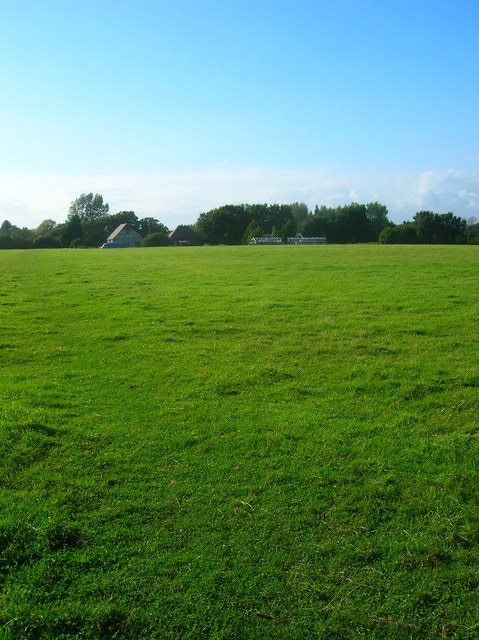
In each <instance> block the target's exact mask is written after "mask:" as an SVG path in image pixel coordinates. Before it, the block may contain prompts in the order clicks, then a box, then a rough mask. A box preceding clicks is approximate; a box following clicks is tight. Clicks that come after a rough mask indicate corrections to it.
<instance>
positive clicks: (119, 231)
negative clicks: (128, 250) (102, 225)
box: [106, 222, 141, 247]
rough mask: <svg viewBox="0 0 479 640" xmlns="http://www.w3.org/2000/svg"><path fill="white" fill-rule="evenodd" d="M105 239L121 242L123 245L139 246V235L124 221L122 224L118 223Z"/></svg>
mask: <svg viewBox="0 0 479 640" xmlns="http://www.w3.org/2000/svg"><path fill="white" fill-rule="evenodd" d="M106 241H107V242H121V244H122V245H123V246H124V247H139V246H140V243H141V236H140V234H139V233H138V232H137V231H135V230H134V229H131V228H130V227H129V226H128V224H127V223H126V222H125V223H124V224H119V225H118V226H117V228H116V229H115V230H114V231H112V232H111V233H110V235H109V236H108V238H107V239H106Z"/></svg>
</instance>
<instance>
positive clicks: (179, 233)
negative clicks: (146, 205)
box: [168, 224, 204, 247]
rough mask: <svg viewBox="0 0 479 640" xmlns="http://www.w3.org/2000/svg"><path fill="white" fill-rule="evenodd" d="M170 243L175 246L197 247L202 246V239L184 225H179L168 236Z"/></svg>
mask: <svg viewBox="0 0 479 640" xmlns="http://www.w3.org/2000/svg"><path fill="white" fill-rule="evenodd" d="M168 237H169V239H170V243H171V244H174V245H177V246H180V247H181V246H193V247H199V246H201V245H202V244H204V240H203V238H202V237H201V236H200V235H199V234H198V233H196V231H195V230H194V229H192V228H191V227H189V226H188V225H186V224H180V225H179V226H178V227H176V229H175V230H174V231H172V232H171V233H170V234H169V236H168Z"/></svg>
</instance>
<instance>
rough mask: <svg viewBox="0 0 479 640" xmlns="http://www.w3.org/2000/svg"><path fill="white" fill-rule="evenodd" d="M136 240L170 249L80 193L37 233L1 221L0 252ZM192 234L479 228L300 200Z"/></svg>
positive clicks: (151, 224)
mask: <svg viewBox="0 0 479 640" xmlns="http://www.w3.org/2000/svg"><path fill="white" fill-rule="evenodd" d="M123 223H126V224H128V225H129V226H130V227H131V228H132V229H135V230H136V231H137V232H138V233H139V234H140V236H141V237H142V245H143V246H163V245H167V244H169V238H168V234H169V229H168V228H167V227H166V225H164V224H162V223H161V222H160V221H158V220H157V219H155V218H152V217H146V218H141V219H139V218H138V216H136V214H135V213H134V212H133V211H120V212H118V213H115V214H110V212H109V205H108V204H107V203H105V202H104V201H103V196H102V195H100V194H95V195H93V193H89V194H82V195H81V196H80V197H78V198H77V199H76V200H74V201H73V202H72V203H71V205H70V208H69V211H68V215H67V218H66V220H65V222H63V223H60V224H57V223H56V222H55V221H54V220H51V219H47V220H44V221H43V222H42V223H41V224H40V225H39V226H38V227H37V228H36V229H27V228H23V229H20V228H19V227H16V226H15V225H12V224H11V223H10V222H9V221H8V220H5V221H4V222H3V223H2V225H1V226H0V249H9V248H12V249H13V248H57V247H58V248H59V247H81V246H86V247H98V246H100V245H101V244H102V243H103V242H105V240H106V238H107V236H108V235H109V234H110V233H111V232H112V231H113V230H114V229H115V228H116V227H117V226H118V225H120V224H123ZM192 227H193V228H194V230H195V231H196V232H197V233H198V234H199V235H200V236H201V237H202V238H203V240H204V242H205V243H207V244H212V245H216V244H226V245H237V244H249V242H250V241H251V239H252V238H253V237H255V236H261V235H265V234H268V235H272V236H275V237H278V238H281V239H282V240H283V241H284V242H286V239H287V238H288V237H290V236H294V235H297V234H301V235H303V236H309V237H311V236H325V237H326V238H327V240H328V242H333V243H358V242H379V243H383V244H393V243H400V244H434V243H435V244H465V243H467V244H479V223H478V222H477V219H476V218H471V219H469V220H468V221H466V220H465V219H464V218H461V217H458V216H455V215H454V214H453V213H451V212H449V213H442V214H440V213H435V212H432V211H419V212H417V213H416V214H415V216H414V217H413V219H412V220H411V221H407V222H403V223H401V224H395V223H393V222H392V221H391V220H389V217H388V210H387V207H386V206H385V205H383V204H381V203H379V202H370V203H368V204H359V203H357V202H352V203H351V204H348V205H344V206H337V207H326V206H321V207H319V206H316V207H315V209H314V211H310V210H309V208H308V206H307V205H306V204H305V203H304V202H294V203H291V204H235V205H233V204H228V205H223V206H221V207H218V208H215V209H211V210H210V211H207V212H204V213H201V214H200V215H199V217H198V219H197V221H196V223H195V224H194V225H192Z"/></svg>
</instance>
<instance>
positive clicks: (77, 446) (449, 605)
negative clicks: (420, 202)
mask: <svg viewBox="0 0 479 640" xmlns="http://www.w3.org/2000/svg"><path fill="white" fill-rule="evenodd" d="M478 267H479V250H478V247H473V246H468V247H454V246H450V247H446V246H444V247H440V246H404V247H401V246H374V245H364V246H333V245H330V246H320V247H318V246H285V247H249V246H246V247H200V248H193V247H191V248H190V247H185V248H166V249H130V250H127V249H125V250H118V251H96V250H88V251H81V250H77V251H75V250H58V251H48V250H44V251H23V252H20V251H18V252H17V251H2V252H0V327H1V328H0V366H1V391H0V394H1V395H0V639H1V640H17V639H21V638H25V639H28V640H31V639H36V640H52V639H56V640H58V639H64V640H67V639H73V638H85V639H88V638H89V639H98V640H100V639H105V640H106V639H108V640H111V639H114V638H116V639H130V640H147V639H158V640H201V639H211V640H219V639H224V640H226V639H228V640H233V639H235V640H253V639H254V640H257V639H261V640H264V639H265V640H268V639H270V640H306V639H308V640H309V639H310V638H311V639H313V638H320V639H323V638H327V639H330V638H335V639H338V640H343V639H349V638H375V639H377V638H390V639H402V638H412V639H415V640H416V639H418V638H421V639H423V640H424V639H430V638H455V639H471V640H472V639H474V638H478V637H479V455H478V454H479V446H478V445H479V443H478V435H479V418H478V416H479V412H478V404H479V403H478V400H479V357H478V355H479V339H478V322H477V321H478V318H479V269H478Z"/></svg>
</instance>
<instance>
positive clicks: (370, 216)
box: [366, 202, 389, 242]
mask: <svg viewBox="0 0 479 640" xmlns="http://www.w3.org/2000/svg"><path fill="white" fill-rule="evenodd" d="M366 218H367V221H368V231H369V241H370V242H377V241H378V238H379V234H380V233H381V231H382V230H383V229H384V228H385V227H387V226H388V224H389V219H388V209H387V207H386V206H385V205H384V204H381V203H379V202H370V203H369V204H367V205H366Z"/></svg>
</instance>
